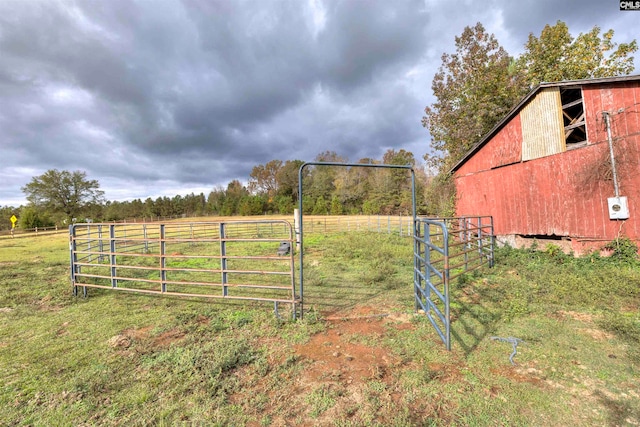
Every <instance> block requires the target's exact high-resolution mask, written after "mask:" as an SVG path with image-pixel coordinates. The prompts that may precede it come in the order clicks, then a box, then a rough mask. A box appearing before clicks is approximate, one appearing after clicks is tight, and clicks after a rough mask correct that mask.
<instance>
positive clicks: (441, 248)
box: [414, 216, 495, 350]
mask: <svg viewBox="0 0 640 427" xmlns="http://www.w3.org/2000/svg"><path fill="white" fill-rule="evenodd" d="M494 249H495V237H494V235H493V218H492V217H489V216H477V217H460V218H416V222H415V235H414V297H415V307H416V310H421V311H422V312H424V313H425V315H426V316H427V318H428V319H429V321H430V322H431V324H432V325H433V327H434V329H435V330H436V332H437V333H438V335H439V336H440V338H441V339H442V341H443V342H444V344H445V346H446V347H447V350H451V316H450V283H451V280H452V279H454V278H456V277H458V276H460V275H462V274H465V273H467V272H469V271H471V270H475V269H477V268H479V267H481V266H483V265H485V264H486V265H489V266H493V263H494Z"/></svg>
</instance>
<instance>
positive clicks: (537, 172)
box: [454, 82, 640, 252]
mask: <svg viewBox="0 0 640 427" xmlns="http://www.w3.org/2000/svg"><path fill="white" fill-rule="evenodd" d="M583 98H584V104H585V114H586V116H585V119H586V126H587V137H588V145H587V146H584V147H580V148H576V149H572V150H568V151H566V152H564V153H559V154H554V155H551V156H547V157H542V158H539V159H534V160H530V161H526V162H521V161H520V158H521V146H522V136H521V131H520V120H519V116H518V115H516V116H515V117H514V118H513V119H512V120H511V121H510V122H509V123H507V124H506V126H504V127H503V128H502V129H501V130H500V131H498V133H497V134H496V135H495V136H494V137H493V138H492V139H491V140H490V141H488V142H487V143H486V144H485V145H484V147H482V148H481V149H480V150H479V151H478V152H477V153H476V154H475V155H474V156H473V157H472V158H470V159H469V160H468V161H467V162H466V163H464V164H463V165H462V166H461V167H460V168H459V169H458V170H457V171H456V173H455V175H454V178H455V181H456V187H457V192H458V195H457V197H458V198H457V205H456V211H457V214H458V215H493V217H494V224H495V232H496V234H498V235H514V234H515V235H517V234H519V235H548V236H552V235H555V236H567V237H569V238H571V240H572V241H573V243H574V244H573V246H574V249H575V250H576V251H578V252H580V251H581V250H582V249H588V248H590V247H594V246H595V245H597V244H600V245H601V244H602V242H606V241H611V240H613V239H615V238H616V237H617V236H618V235H619V233H621V232H622V234H623V235H625V236H628V237H630V238H632V239H635V240H640V221H639V218H640V105H639V104H640V85H639V84H638V82H632V83H624V84H617V85H607V86H597V85H594V86H588V85H587V86H584V87H583ZM621 109H622V110H621ZM604 110H608V111H612V112H615V114H613V115H612V117H611V121H612V133H613V137H614V141H615V142H614V143H615V144H616V145H617V146H618V147H619V148H618V149H617V150H616V151H617V153H618V156H619V158H617V159H616V160H617V161H618V163H619V165H618V166H619V167H618V174H619V176H618V179H619V183H620V189H621V195H623V196H627V198H628V202H629V212H630V218H629V219H628V220H625V221H619V220H610V219H609V209H608V204H607V198H609V197H613V196H614V188H613V182H612V181H611V180H610V179H605V180H603V179H601V178H598V176H599V175H598V173H597V170H598V165H600V164H603V163H604V165H605V166H604V167H605V168H606V163H607V162H608V144H607V133H606V129H605V126H604V119H603V116H602V111H604ZM514 162H516V163H514ZM512 163H513V164H512Z"/></svg>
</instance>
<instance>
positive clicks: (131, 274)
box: [69, 220, 301, 317]
mask: <svg viewBox="0 0 640 427" xmlns="http://www.w3.org/2000/svg"><path fill="white" fill-rule="evenodd" d="M282 242H288V243H289V245H290V246H291V247H293V245H294V242H295V239H294V233H293V229H292V227H291V224H290V223H289V222H287V221H283V220H260V221H230V222H200V223H172V224H158V223H151V224H150V223H138V224H132V223H127V224H74V225H72V226H70V227H69V249H70V262H71V282H72V286H73V292H74V295H77V294H78V288H82V291H83V294H84V295H85V296H86V295H87V288H101V289H112V290H121V291H129V292H139V293H145V294H159V295H173V296H191V297H204V298H218V299H238V300H255V301H267V302H272V303H274V306H275V309H276V311H277V309H278V304H279V303H285V304H291V306H292V312H293V315H294V317H295V315H296V311H297V307H296V306H297V305H298V304H300V303H301V298H300V296H299V295H297V294H296V286H295V271H294V270H295V268H294V254H293V251H291V252H290V253H289V254H288V255H286V256H276V255H275V253H276V249H277V248H278V245H279V244H280V243H282ZM252 277H253V279H251V278H252Z"/></svg>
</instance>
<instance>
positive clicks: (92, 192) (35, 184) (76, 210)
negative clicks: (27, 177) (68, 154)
mask: <svg viewBox="0 0 640 427" xmlns="http://www.w3.org/2000/svg"><path fill="white" fill-rule="evenodd" d="M22 191H23V192H24V193H25V195H26V196H27V200H28V201H29V202H30V203H31V204H32V205H33V206H36V207H44V208H46V209H49V210H50V211H52V212H62V213H64V214H65V215H66V216H67V218H72V217H76V216H78V215H79V214H80V212H81V211H82V209H83V208H84V207H85V206H86V205H88V204H91V203H102V201H103V194H104V192H103V191H101V190H100V184H99V183H98V181H96V180H88V179H87V174H86V172H83V171H75V172H69V171H59V170H57V169H51V170H48V171H46V172H45V173H44V174H42V175H40V176H36V177H33V178H32V179H31V182H29V183H28V184H27V185H25V186H24V187H22Z"/></svg>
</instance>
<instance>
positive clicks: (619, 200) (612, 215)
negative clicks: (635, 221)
mask: <svg viewBox="0 0 640 427" xmlns="http://www.w3.org/2000/svg"><path fill="white" fill-rule="evenodd" d="M607 202H608V203H609V219H628V218H629V205H628V204H627V198H626V197H625V196H619V197H609V198H608V199H607Z"/></svg>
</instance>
